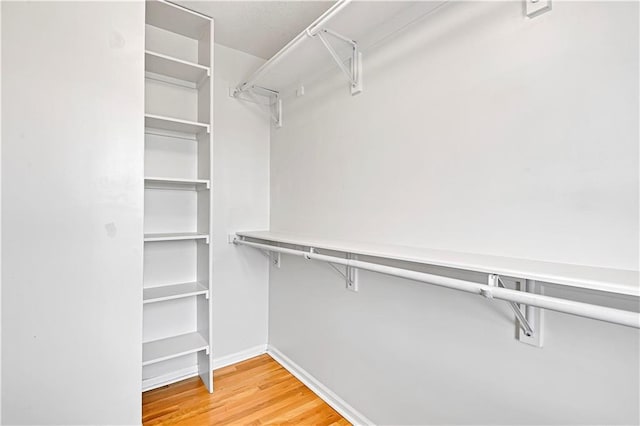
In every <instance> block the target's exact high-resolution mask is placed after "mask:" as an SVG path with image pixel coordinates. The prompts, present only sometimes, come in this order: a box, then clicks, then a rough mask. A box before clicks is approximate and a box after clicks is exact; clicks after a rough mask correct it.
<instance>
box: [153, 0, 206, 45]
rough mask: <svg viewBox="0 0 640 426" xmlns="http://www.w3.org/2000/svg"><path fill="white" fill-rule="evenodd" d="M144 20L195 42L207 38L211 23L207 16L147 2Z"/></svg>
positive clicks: (155, 2) (158, 2)
mask: <svg viewBox="0 0 640 426" xmlns="http://www.w3.org/2000/svg"><path fill="white" fill-rule="evenodd" d="M145 20H146V23H147V24H149V25H152V26H154V27H158V28H162V29H163V30H167V31H171V32H173V33H177V34H180V35H183V36H185V37H189V38H192V39H195V40H199V39H201V38H203V37H205V36H208V35H207V31H208V28H209V24H211V23H212V22H213V20H212V19H211V18H209V17H208V16H205V15H201V14H199V13H197V12H194V11H192V10H188V9H185V8H182V7H180V6H176V5H174V4H171V3H169V2H167V1H148V2H147V3H146V17H145Z"/></svg>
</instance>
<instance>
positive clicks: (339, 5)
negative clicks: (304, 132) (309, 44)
mask: <svg viewBox="0 0 640 426" xmlns="http://www.w3.org/2000/svg"><path fill="white" fill-rule="evenodd" d="M351 1H352V0H338V1H337V2H336V3H335V4H334V5H333V6H331V7H330V8H329V9H328V10H327V11H326V12H325V13H323V14H322V15H320V17H319V18H318V19H316V20H315V21H313V23H312V24H311V25H309V26H308V27H307V28H306V29H305V30H304V31H302V32H301V33H300V34H298V35H297V36H296V37H295V38H294V39H293V40H291V41H290V42H289V43H287V45H286V46H284V47H283V48H282V49H280V50H279V51H278V52H277V53H276V54H275V55H273V56H272V57H271V58H270V59H269V60H268V61H267V62H265V63H264V64H262V66H261V67H260V68H258V69H257V70H256V71H255V72H254V73H253V74H252V75H251V77H249V79H248V80H246V81H245V82H243V83H240V84H239V85H238V87H236V88H235V90H234V91H233V96H238V95H239V94H240V93H242V92H244V91H246V90H249V89H250V88H251V87H252V86H253V84H254V83H255V82H256V80H257V79H258V78H260V76H261V75H262V74H263V73H264V72H265V71H266V70H268V69H269V68H271V67H272V66H273V65H275V64H276V63H278V62H280V60H281V59H282V58H284V57H285V56H286V55H287V53H289V52H290V51H291V50H293V49H294V48H295V47H296V46H297V45H298V44H299V43H300V42H301V41H302V40H303V39H305V38H306V37H308V36H309V37H311V36H313V35H315V33H317V32H318V31H320V30H321V29H322V28H321V27H322V25H324V24H326V23H327V22H329V20H330V19H331V18H333V17H334V16H335V15H336V14H337V13H339V12H340V11H341V10H342V9H344V7H345V6H347V5H348V4H349V3H351Z"/></svg>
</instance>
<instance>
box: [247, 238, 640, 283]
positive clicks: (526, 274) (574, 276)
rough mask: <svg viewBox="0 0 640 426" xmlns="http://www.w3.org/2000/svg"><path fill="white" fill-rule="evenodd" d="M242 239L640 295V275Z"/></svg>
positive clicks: (425, 251) (312, 241)
mask: <svg viewBox="0 0 640 426" xmlns="http://www.w3.org/2000/svg"><path fill="white" fill-rule="evenodd" d="M236 234H237V235H239V236H241V237H246V238H251V239H258V240H264V241H269V242H276V243H283V244H291V245H297V246H304V247H313V248H316V249H325V250H333V251H337V252H343V253H351V254H356V255H365V256H373V257H380V258H385V259H392V260H400V261H407V262H415V263H421V264H426V265H435V266H443V267H447V268H455V269H463V270H468V271H477V272H482V273H488V274H498V275H504V276H510V277H516V278H521V279H529V280H535V281H542V282H546V283H551V284H559V285H565V286H570V287H578V288H584V289H589V290H597V291H604V292H609V293H616V294H622V295H630V296H640V282H639V277H640V272H639V271H633V270H623V269H612V268H599V267H593V266H583V265H573V264H567V263H555V262H543V261H539V260H529V259H519V258H512V257H503V256H490V255H483V254H474V253H461V252H454V251H447V250H436V249H430V248H421V247H405V246H395V245H384V244H369V243H358V242H349V243H346V242H342V241H332V240H326V239H322V238H306V237H300V236H295V235H291V234H286V233H277V232H269V231H256V232H237V233H236Z"/></svg>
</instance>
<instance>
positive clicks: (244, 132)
mask: <svg viewBox="0 0 640 426" xmlns="http://www.w3.org/2000/svg"><path fill="white" fill-rule="evenodd" d="M263 62H264V60H262V59H260V58H257V57H255V56H252V55H249V54H246V53H243V52H240V51H237V50H234V49H230V48H228V47H224V46H221V45H216V46H215V72H214V82H215V83H214V84H215V86H214V93H215V95H214V120H215V124H214V136H213V138H214V140H213V143H214V147H213V153H214V154H213V155H214V160H213V179H212V188H213V197H214V199H213V206H214V207H213V208H214V212H213V250H214V251H213V259H214V266H213V268H214V270H213V298H214V300H213V342H214V345H213V346H214V347H213V351H214V352H213V353H214V365H216V364H218V365H219V363H220V362H221V361H223V359H224V358H225V357H227V358H228V357H229V356H233V355H237V354H238V353H239V352H246V353H252V352H254V351H259V350H264V348H265V347H266V344H267V321H268V303H267V300H268V293H269V290H268V289H269V281H268V278H269V275H268V262H266V261H265V260H264V259H263V258H262V256H261V254H260V253H258V252H255V251H253V250H238V249H237V247H235V246H233V245H230V244H227V235H228V234H229V233H232V232H235V231H238V230H246V229H265V228H267V227H268V226H269V131H270V122H269V115H268V112H267V110H266V108H264V107H262V106H258V105H255V104H252V103H247V102H243V101H239V100H237V99H233V98H231V97H229V95H228V93H229V88H230V87H235V85H237V84H238V83H239V81H240V79H241V78H242V77H244V76H245V75H247V74H248V73H250V72H252V71H253V70H254V69H257V68H258V67H259V66H260V65H261V64H262V63H263ZM260 348H261V349H260ZM214 386H215V384H214Z"/></svg>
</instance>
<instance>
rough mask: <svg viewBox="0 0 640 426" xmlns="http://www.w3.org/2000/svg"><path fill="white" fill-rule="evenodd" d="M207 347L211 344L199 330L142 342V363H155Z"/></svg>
mask: <svg viewBox="0 0 640 426" xmlns="http://www.w3.org/2000/svg"><path fill="white" fill-rule="evenodd" d="M207 349H209V344H208V343H207V341H206V340H205V338H204V337H202V335H201V334H200V333H197V332H194V333H187V334H181V335H179V336H174V337H169V338H167V339H160V340H154V341H151V342H147V343H143V344H142V365H143V366H145V365H149V364H154V363H156V362H161V361H166V360H168V359H171V358H177V357H179V356H183V355H188V354H192V353H196V352H199V351H203V350H207Z"/></svg>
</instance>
